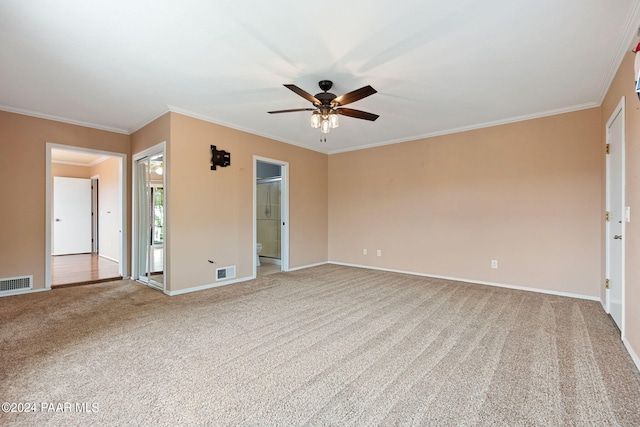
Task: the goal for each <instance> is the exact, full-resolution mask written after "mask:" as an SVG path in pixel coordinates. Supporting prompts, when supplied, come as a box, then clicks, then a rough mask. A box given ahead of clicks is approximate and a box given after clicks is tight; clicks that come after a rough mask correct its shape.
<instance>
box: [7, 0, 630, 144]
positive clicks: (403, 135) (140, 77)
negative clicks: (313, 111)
mask: <svg viewBox="0 0 640 427" xmlns="http://www.w3.org/2000/svg"><path fill="white" fill-rule="evenodd" d="M639 3H640V0H615V1H611V0H608V1H605V0H485V1H477V0H405V1H402V2H390V1H388V0H366V1H364V0H351V1H336V0H325V1H323V2H315V3H312V2H302V1H299V0H272V1H269V2H266V1H256V0H252V1H238V0H217V1H211V0H209V1H206V0H200V1H199V0H191V1H177V0H176V1H172V2H171V1H170V2H167V1H162V2H159V1H156V0H126V1H125V0H109V1H102V2H94V1H86V0H65V1H50V0H28V1H25V0H0V58H1V60H0V109H3V110H7V111H15V112H20V113H26V114H32V115H36V116H41V117H47V118H54V119H58V120H63V121H67V122H71V123H79V124H84V125H89V126H93V127H98V128H101V129H108V130H114V131H118V132H123V133H131V132H132V131H135V130H136V129H139V128H140V127H141V126H143V125H145V124H146V123H148V122H149V121H150V120H152V119H154V118H156V117H158V116H159V115H161V114H163V113H165V112H166V111H177V112H181V113H185V114H189V115H192V116H195V117H199V118H202V119H204V120H209V121H212V122H215V123H220V124H223V125H226V126H230V127H233V128H237V129H242V130H245V131H248V132H251V133H255V134H258V135H264V136H268V137H271V138H274V139H277V140H280V141H284V142H288V143H291V144H296V145H300V146H304V147H308V148H312V149H314V150H318V151H321V152H327V153H332V152H340V151H345V150H351V149H355V148H361V147H367V146H374V145H381V144H386V143H391V142H399V141H406V140H411V139H415V138H418V137H423V136H431V135H437V134H443V133H449V132H453V131H458V130H464V129H472V128H477V127H482V126H487V125H491V124H497V123H505V122H509V121H513V120H519V119H523V118H530V117H539V116H544V115H548V114H553V113H557V112H564V111H573V110H577V109H582V108H588V107H592V106H597V105H599V104H600V103H601V102H602V99H603V97H604V94H605V93H606V90H607V88H608V86H609V84H610V82H611V80H612V78H613V75H614V73H615V71H616V69H617V67H618V66H619V64H620V61H621V60H622V57H623V55H624V53H625V51H626V50H627V49H628V48H629V46H630V44H631V43H632V41H633V39H634V36H635V35H636V32H637V28H638V24H639V23H640V8H639ZM323 79H328V80H333V82H334V87H333V89H332V90H331V92H333V93H335V94H336V95H341V94H343V93H346V92H350V91H352V90H355V89H357V88H360V87H362V86H365V85H371V86H373V87H374V88H375V89H376V90H377V91H378V93H377V94H374V95H372V96H370V97H368V98H365V99H363V100H360V101H358V102H355V103H353V104H350V105H349V107H351V108H355V109H359V110H364V111H368V112H372V113H376V114H379V115H380V118H379V119H378V120H377V121H376V122H369V121H365V120H358V119H354V118H349V117H341V122H340V127H339V128H338V129H335V130H332V131H331V133H329V134H328V135H327V140H326V142H321V141H320V138H321V135H322V134H321V133H320V132H319V130H317V129H311V127H310V126H309V116H310V113H308V112H302V113H300V112H298V113H289V114H279V115H270V114H267V113H266V112H267V111H271V110H280V109H288V108H305V107H310V106H311V104H310V103H308V102H307V101H305V100H304V99H303V98H301V97H299V96H297V95H296V94H295V93H293V92H291V91H289V90H288V89H286V88H285V87H283V86H282V85H283V84H284V83H293V84H295V85H297V86H299V87H301V88H302V89H304V90H306V91H307V92H310V93H312V94H315V93H317V92H319V91H320V89H319V88H318V85H317V83H318V81H319V80H323ZM630 84H633V83H630Z"/></svg>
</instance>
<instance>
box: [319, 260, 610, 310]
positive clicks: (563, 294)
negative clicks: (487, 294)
mask: <svg viewBox="0 0 640 427" xmlns="http://www.w3.org/2000/svg"><path fill="white" fill-rule="evenodd" d="M329 264H335V265H343V266H345V267H357V268H366V269H370V270H380V271H388V272H391V273H402V274H411V275H413V276H422V277H431V278H433V279H443V280H453V281H456V282H466V283H473V284H475V285H486V286H495V287H498V288H507V289H514V290H518V291H527V292H537V293H539V294H547V295H556V296H561V297H569V298H576V299H584V300H589V301H597V302H599V303H601V304H602V301H601V300H600V298H598V297H592V296H588V295H580V294H572V293H569V292H559V291H550V290H547V289H538V288H529V287H526V286H518V285H509V284H505V283H495V282H486V281H483V280H473V279H465V278H462V277H450V276H439V275H435V274H426V273H417V272H415V271H404V270H393V269H389V268H380V267H371V266H368V265H358V264H349V263H343V262H335V261H329Z"/></svg>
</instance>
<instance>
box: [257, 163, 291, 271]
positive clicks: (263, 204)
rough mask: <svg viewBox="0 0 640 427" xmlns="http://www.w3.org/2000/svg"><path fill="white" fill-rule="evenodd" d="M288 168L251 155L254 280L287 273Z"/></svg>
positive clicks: (286, 164)
mask: <svg viewBox="0 0 640 427" xmlns="http://www.w3.org/2000/svg"><path fill="white" fill-rule="evenodd" d="M288 166H289V165H288V163H287V162H283V161H280V160H274V159H267V158H263V157H257V156H254V186H253V189H254V191H253V195H254V196H253V242H254V250H253V260H254V262H253V265H254V267H253V268H254V273H253V275H254V277H257V276H258V275H264V274H270V273H277V272H280V271H288V270H289V237H288V236H289V221H288V217H289V185H288Z"/></svg>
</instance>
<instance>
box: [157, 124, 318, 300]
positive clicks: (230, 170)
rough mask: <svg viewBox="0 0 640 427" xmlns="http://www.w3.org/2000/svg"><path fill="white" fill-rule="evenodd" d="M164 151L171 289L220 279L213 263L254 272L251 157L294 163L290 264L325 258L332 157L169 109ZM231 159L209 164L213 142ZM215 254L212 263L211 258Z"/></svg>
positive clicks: (240, 274)
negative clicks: (221, 165)
mask: <svg viewBox="0 0 640 427" xmlns="http://www.w3.org/2000/svg"><path fill="white" fill-rule="evenodd" d="M170 129H171V136H170V142H169V144H168V150H167V151H168V153H167V169H168V171H167V178H166V179H167V180H168V183H167V189H166V197H167V203H168V206H167V208H168V210H167V216H168V221H169V222H168V227H167V246H168V248H167V249H168V251H169V252H168V253H169V254H170V257H169V261H168V266H167V271H166V275H165V277H167V279H168V280H167V283H168V287H169V290H171V291H177V290H181V289H186V288H190V287H195V286H201V285H207V284H211V283H215V269H216V268H217V267H226V266H231V265H235V266H236V268H237V272H236V276H237V277H238V278H242V277H249V276H251V275H252V274H253V251H254V247H255V245H254V242H253V223H252V221H253V186H254V182H253V156H254V155H257V156H262V157H268V158H271V159H275V160H281V161H286V162H289V172H290V189H289V191H290V221H289V227H290V228H289V229H290V239H289V244H290V264H289V267H290V268H296V267H302V266H305V265H310V264H315V263H321V262H326V261H327V240H328V236H327V156H326V155H325V154H321V153H317V152H314V151H310V150H306V149H302V148H298V147H295V146H292V145H288V144H284V143H281V142H277V141H273V140H270V139H267V138H263V137H259V136H256V135H251V134H248V133H245V132H241V131H238V130H234V129H230V128H227V127H224V126H219V125H216V124H212V123H208V122H204V121H201V120H197V119H194V118H190V117H186V116H183V115H180V114H175V113H171V123H170ZM211 145H216V146H217V147H218V149H222V150H226V151H228V152H230V153H231V166H229V167H226V168H218V169H217V170H216V171H212V170H211V169H210V160H211V152H210V146H211ZM209 259H211V260H214V261H215V264H210V263H209V262H208V260H209Z"/></svg>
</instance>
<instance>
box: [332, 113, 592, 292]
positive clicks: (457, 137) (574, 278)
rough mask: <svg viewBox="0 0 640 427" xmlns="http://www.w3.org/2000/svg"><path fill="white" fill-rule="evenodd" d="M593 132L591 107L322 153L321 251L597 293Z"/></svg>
mask: <svg viewBox="0 0 640 427" xmlns="http://www.w3.org/2000/svg"><path fill="white" fill-rule="evenodd" d="M599 135H600V110H599V109H598V108H594V109H589V110H583V111H579V112H574V113H569V114H562V115H557V116H552V117H546V118H541V119H536V120H529V121H523V122H518V123H513V124H507V125H502V126H495V127H491V128H485V129H479V130H474V131H469V132H464V133H458V134H453V135H446V136H440V137H435V138H428V139H423V140H418V141H413V142H408V143H402V144H396V145H388V146H384V147H378V148H372V149H367V150H361V151H353V152H347V153H341V154H336V155H332V156H330V157H329V259H330V261H333V262H340V263H348V264H356V265H363V266H371V267H378V268H387V269H395V270H402V271H408V272H415V273H422V274H428V275H436V276H445V277H456V278H463V279H470V280H475V281H484V282H492V283H499V284H507V285H515V286H523V287H531V288H538V289H542V290H547V291H557V292H567V293H572V294H578V295H585V296H589V297H595V298H597V297H599V296H600V283H599V280H600V277H601V265H600V260H601V256H602V254H601V251H600V247H601V233H600V219H601V211H600V210H601V206H600V202H601V168H602V164H601V147H600V143H601V140H600V137H599ZM363 248H366V249H367V250H368V255H363V252H362V250H363ZM378 249H380V250H382V257H377V256H376V250H378ZM492 259H495V260H498V267H499V268H498V269H492V268H491V260H492Z"/></svg>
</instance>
